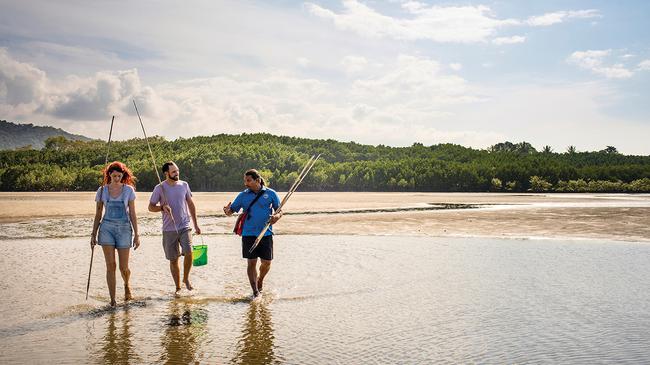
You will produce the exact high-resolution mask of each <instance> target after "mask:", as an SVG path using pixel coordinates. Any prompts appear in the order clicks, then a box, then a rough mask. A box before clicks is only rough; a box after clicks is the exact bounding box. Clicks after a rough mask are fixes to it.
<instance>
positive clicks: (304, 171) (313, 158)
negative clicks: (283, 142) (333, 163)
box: [248, 154, 320, 252]
mask: <svg viewBox="0 0 650 365" xmlns="http://www.w3.org/2000/svg"><path fill="white" fill-rule="evenodd" d="M319 158H320V154H319V155H313V156H311V158H310V159H309V161H307V163H306V164H305V167H303V168H302V171H301V172H300V175H298V177H297V178H296V181H294V182H293V185H291V188H289V191H288V192H287V195H285V196H284V198H283V199H282V201H281V202H280V206H279V207H278V209H276V213H277V212H280V211H281V210H282V207H284V204H286V203H287V201H288V200H289V198H291V195H292V194H293V193H294V192H295V191H296V190H297V189H298V186H299V185H300V183H301V182H302V181H303V180H304V179H305V176H307V174H308V173H309V170H311V168H312V167H314V164H316V161H317V160H318V159H319ZM270 226H271V218H270V217H269V220H268V221H267V222H266V225H265V226H264V229H263V230H262V232H260V234H259V235H258V236H257V238H256V239H255V243H253V246H252V247H251V249H250V250H249V251H248V252H253V250H255V247H257V245H258V244H259V243H260V241H261V240H262V238H264V234H265V233H266V231H267V230H268V229H269V227H270Z"/></svg>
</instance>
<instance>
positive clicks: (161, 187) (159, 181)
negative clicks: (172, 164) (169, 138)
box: [133, 99, 178, 234]
mask: <svg viewBox="0 0 650 365" xmlns="http://www.w3.org/2000/svg"><path fill="white" fill-rule="evenodd" d="M133 106H134V107H135V112H136V113H137V114H138V120H140V126H141V127H142V134H144V140H145V142H147V147H148V148H149V155H150V156H151V162H152V163H153V169H154V171H155V172H156V177H157V178H158V184H159V185H160V192H161V195H162V198H163V204H165V203H164V202H167V204H169V200H167V197H166V196H165V188H164V187H163V184H162V180H160V175H158V165H157V164H156V159H155V158H154V157H153V151H152V150H151V145H150V144H149V138H147V132H146V131H145V130H144V123H142V118H140V112H139V111H138V106H137V105H136V104H135V99H133ZM161 209H162V208H161ZM169 209H171V207H169ZM162 212H163V214H164V213H165V210H164V209H163V210H162ZM168 214H169V216H170V217H171V218H172V223H174V229H175V230H176V234H178V228H177V227H176V220H175V219H174V215H173V214H172V213H168Z"/></svg>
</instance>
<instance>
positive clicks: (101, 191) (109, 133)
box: [86, 115, 115, 300]
mask: <svg viewBox="0 0 650 365" xmlns="http://www.w3.org/2000/svg"><path fill="white" fill-rule="evenodd" d="M113 122H115V116H114V115H113V118H111V130H110V131H109V132H108V142H107V143H106V157H104V168H106V165H108V153H109V151H110V148H111V138H112V137H113ZM100 188H101V190H100V191H99V201H102V194H103V193H104V176H103V174H102V183H101V185H100ZM94 256H95V246H94V245H93V247H92V250H91V251H90V268H88V283H87V284H86V300H88V291H90V273H91V272H92V271H93V257H94Z"/></svg>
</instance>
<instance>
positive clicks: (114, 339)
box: [98, 309, 141, 364]
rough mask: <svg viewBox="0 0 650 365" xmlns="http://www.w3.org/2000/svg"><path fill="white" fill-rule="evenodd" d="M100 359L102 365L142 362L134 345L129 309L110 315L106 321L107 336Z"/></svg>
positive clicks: (103, 339) (103, 340)
mask: <svg viewBox="0 0 650 365" xmlns="http://www.w3.org/2000/svg"><path fill="white" fill-rule="evenodd" d="M98 357H99V360H100V363H102V364H129V363H139V362H141V359H140V357H139V356H138V354H137V351H136V349H135V346H134V345H133V339H132V333H131V314H130V312H129V310H128V309H125V310H123V311H111V312H110V313H109V315H108V317H107V320H106V334H105V335H104V337H103V338H102V342H101V347H100V354H99V356H98Z"/></svg>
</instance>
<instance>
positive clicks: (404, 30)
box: [307, 0, 518, 43]
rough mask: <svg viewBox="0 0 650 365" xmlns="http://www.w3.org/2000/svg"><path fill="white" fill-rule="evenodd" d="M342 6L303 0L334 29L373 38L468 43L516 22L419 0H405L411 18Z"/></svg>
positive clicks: (477, 9) (480, 9) (478, 9)
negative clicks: (417, 0)
mask: <svg viewBox="0 0 650 365" xmlns="http://www.w3.org/2000/svg"><path fill="white" fill-rule="evenodd" d="M343 7H344V10H343V12H341V13H335V12H333V11H331V10H329V9H325V8H323V7H321V6H319V5H316V4H313V3H307V9H308V10H309V11H310V12H311V13H312V14H314V15H316V16H318V17H321V18H324V19H328V20H331V21H333V22H334V24H335V25H336V27H337V28H339V29H342V30H348V31H353V32H356V33H358V34H361V35H364V36H368V37H374V38H384V37H387V38H394V39H400V40H419V39H428V40H432V41H435V42H459V43H470V42H480V41H484V40H485V39H487V38H488V37H490V36H491V35H493V34H494V33H495V32H496V30H497V29H498V28H500V27H503V26H507V25H514V24H518V22H517V21H516V20H513V19H497V18H495V17H493V16H491V10H490V9H489V8H488V7H486V6H460V7H453V6H450V7H440V6H431V7H428V8H427V7H424V5H422V4H420V3H417V4H415V3H407V4H406V5H405V7H406V9H408V10H409V11H410V12H411V13H412V14H413V15H414V17H412V18H411V19H401V18H394V17H390V16H386V15H383V14H380V13H378V12H377V11H375V10H374V9H371V8H370V7H368V6H367V5H365V4H362V3H360V2H358V1H356V0H348V1H344V2H343Z"/></svg>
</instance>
